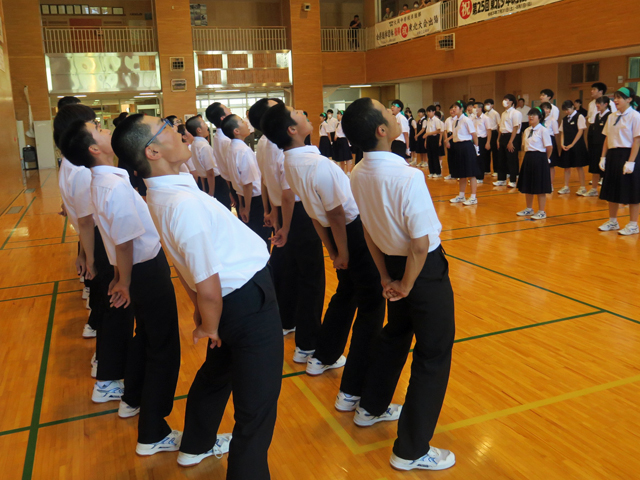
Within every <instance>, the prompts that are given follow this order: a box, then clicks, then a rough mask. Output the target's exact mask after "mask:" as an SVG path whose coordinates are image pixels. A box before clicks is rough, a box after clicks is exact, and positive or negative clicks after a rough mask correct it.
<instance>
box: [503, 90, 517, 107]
mask: <svg viewBox="0 0 640 480" xmlns="http://www.w3.org/2000/svg"><path fill="white" fill-rule="evenodd" d="M503 98H504V99H505V100H509V101H510V102H511V103H513V104H514V105H515V103H516V101H517V100H516V96H515V95H512V94H510V93H507V94H506V95H505V96H504V97H503Z"/></svg>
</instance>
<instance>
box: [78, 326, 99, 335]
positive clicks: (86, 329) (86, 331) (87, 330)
mask: <svg viewBox="0 0 640 480" xmlns="http://www.w3.org/2000/svg"><path fill="white" fill-rule="evenodd" d="M96 333H98V332H97V330H94V329H93V328H91V325H89V324H88V323H85V324H84V328H83V329H82V338H96Z"/></svg>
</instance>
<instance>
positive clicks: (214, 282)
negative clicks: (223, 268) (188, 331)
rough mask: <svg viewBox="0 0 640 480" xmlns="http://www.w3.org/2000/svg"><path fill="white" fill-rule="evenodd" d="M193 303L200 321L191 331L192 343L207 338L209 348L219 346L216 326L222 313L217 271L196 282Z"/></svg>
mask: <svg viewBox="0 0 640 480" xmlns="http://www.w3.org/2000/svg"><path fill="white" fill-rule="evenodd" d="M189 290H191V289H189ZM190 296H191V295H190ZM195 305H196V310H197V311H198V312H199V313H200V317H199V318H200V320H201V322H202V323H201V324H200V325H198V326H197V327H196V329H195V330H194V331H193V343H194V344H197V343H198V340H200V339H201V338H209V339H210V340H211V348H215V347H219V346H221V345H222V340H220V336H219V335H218V326H219V325H220V315H222V286H221V285H220V276H219V275H218V274H217V273H216V274H215V275H212V276H210V277H209V278H207V279H206V280H203V281H202V282H200V283H196V303H195ZM194 318H195V316H194Z"/></svg>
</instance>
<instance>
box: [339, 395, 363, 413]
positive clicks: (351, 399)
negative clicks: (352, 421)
mask: <svg viewBox="0 0 640 480" xmlns="http://www.w3.org/2000/svg"><path fill="white" fill-rule="evenodd" d="M359 404H360V397H357V396H355V395H349V394H348V393H344V392H343V391H342V390H340V391H339V392H338V396H337V397H336V403H335V407H336V410H338V411H339V412H353V411H354V410H355V409H356V408H358V405H359Z"/></svg>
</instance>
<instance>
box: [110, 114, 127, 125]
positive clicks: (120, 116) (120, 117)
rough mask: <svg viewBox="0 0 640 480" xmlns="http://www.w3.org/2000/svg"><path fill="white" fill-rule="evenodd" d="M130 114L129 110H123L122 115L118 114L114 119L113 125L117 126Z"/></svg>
mask: <svg viewBox="0 0 640 480" xmlns="http://www.w3.org/2000/svg"><path fill="white" fill-rule="evenodd" d="M128 115H129V114H128V113H127V112H122V113H121V114H120V115H118V116H117V117H116V118H114V119H113V122H112V123H113V126H114V127H117V126H118V125H120V122H122V120H124V119H125V118H127V116H128Z"/></svg>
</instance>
